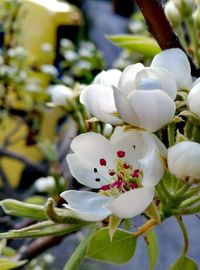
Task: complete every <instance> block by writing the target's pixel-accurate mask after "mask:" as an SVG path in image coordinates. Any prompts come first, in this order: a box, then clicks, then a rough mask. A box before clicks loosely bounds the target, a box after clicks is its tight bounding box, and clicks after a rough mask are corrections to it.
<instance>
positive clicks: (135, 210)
mask: <svg viewBox="0 0 200 270" xmlns="http://www.w3.org/2000/svg"><path fill="white" fill-rule="evenodd" d="M153 197H154V188H138V189H134V190H131V191H128V192H125V193H123V194H122V195H120V196H119V197H118V198H117V199H115V200H114V201H113V202H112V203H111V204H110V205H108V206H106V208H107V209H108V210H110V211H111V212H112V213H113V214H114V215H116V216H118V217H120V218H131V217H134V216H137V215H139V214H141V213H143V212H144V211H145V209H146V208H147V207H148V206H149V204H150V203H151V202H152V200H153Z"/></svg>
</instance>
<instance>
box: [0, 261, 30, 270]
mask: <svg viewBox="0 0 200 270" xmlns="http://www.w3.org/2000/svg"><path fill="white" fill-rule="evenodd" d="M25 263H27V260H24V261H15V260H12V259H7V258H0V269H1V270H9V269H14V268H16V267H19V266H22V265H24V264H25Z"/></svg>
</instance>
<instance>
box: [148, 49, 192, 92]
mask: <svg viewBox="0 0 200 270" xmlns="http://www.w3.org/2000/svg"><path fill="white" fill-rule="evenodd" d="M151 67H162V68H165V69H166V70H167V71H168V72H169V73H170V74H171V76H172V77H174V79H175V80H176V84H177V88H178V89H181V88H190V87H191V85H192V76H191V67H190V63H189V61H188V58H187V56H186V54H185V53H184V52H183V51H182V50H181V49H178V48H176V49H168V50H165V51H162V52H160V53H159V54H157V55H156V56H155V57H154V59H153V61H152V63H151Z"/></svg>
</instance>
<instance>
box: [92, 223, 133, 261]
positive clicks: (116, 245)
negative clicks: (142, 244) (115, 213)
mask: <svg viewBox="0 0 200 270" xmlns="http://www.w3.org/2000/svg"><path fill="white" fill-rule="evenodd" d="M136 243H137V239H136V238H135V237H134V236H133V234H132V233H130V232H127V231H124V230H121V229H118V230H116V232H115V234H114V236H113V238H112V241H111V240H110V235H109V229H108V228H102V229H100V230H98V231H97V232H96V234H95V235H94V236H93V238H92V239H91V241H90V243H89V247H88V252H87V256H88V257H89V258H91V259H96V260H101V261H105V262H110V263H116V264H121V263H125V262H127V261H129V260H130V259H131V258H132V257H133V255H134V252H135V248H136Z"/></svg>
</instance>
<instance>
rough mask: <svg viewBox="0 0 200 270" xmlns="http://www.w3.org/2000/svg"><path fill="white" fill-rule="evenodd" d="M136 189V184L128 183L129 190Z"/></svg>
mask: <svg viewBox="0 0 200 270" xmlns="http://www.w3.org/2000/svg"><path fill="white" fill-rule="evenodd" d="M137 187H138V185H137V184H136V183H130V188H131V189H135V188H137Z"/></svg>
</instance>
